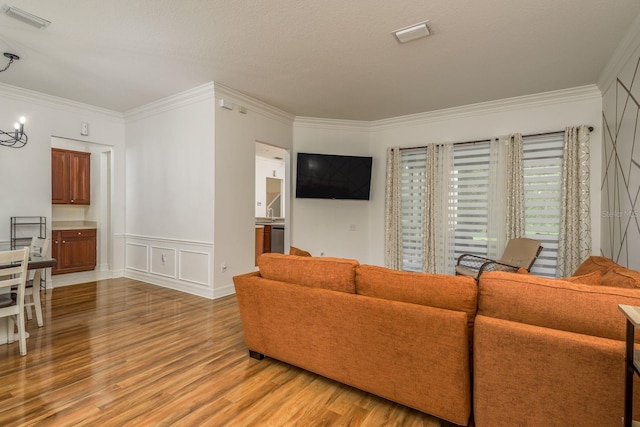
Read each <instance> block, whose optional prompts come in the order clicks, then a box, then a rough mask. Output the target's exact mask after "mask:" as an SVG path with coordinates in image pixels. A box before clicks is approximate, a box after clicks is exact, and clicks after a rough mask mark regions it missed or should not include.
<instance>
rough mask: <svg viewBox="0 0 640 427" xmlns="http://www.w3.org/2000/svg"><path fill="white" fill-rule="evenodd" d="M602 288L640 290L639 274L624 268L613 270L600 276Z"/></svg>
mask: <svg viewBox="0 0 640 427" xmlns="http://www.w3.org/2000/svg"><path fill="white" fill-rule="evenodd" d="M602 286H612V287H615V288H629V289H635V288H640V273H639V272H637V271H635V270H630V269H628V268H624V267H620V268H613V269H611V270H609V271H607V272H606V273H605V275H604V276H602Z"/></svg>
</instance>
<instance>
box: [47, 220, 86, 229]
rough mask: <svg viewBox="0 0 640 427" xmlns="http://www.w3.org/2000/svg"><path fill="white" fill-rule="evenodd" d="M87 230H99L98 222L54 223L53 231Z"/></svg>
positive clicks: (52, 224)
mask: <svg viewBox="0 0 640 427" xmlns="http://www.w3.org/2000/svg"><path fill="white" fill-rule="evenodd" d="M87 228H98V223H97V222H96V221H52V222H51V229H52V230H54V231H55V230H82V229H87Z"/></svg>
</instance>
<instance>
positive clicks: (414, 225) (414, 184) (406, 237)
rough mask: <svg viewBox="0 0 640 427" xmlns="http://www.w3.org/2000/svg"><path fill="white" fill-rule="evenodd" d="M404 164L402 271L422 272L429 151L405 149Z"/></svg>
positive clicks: (402, 185) (403, 154)
mask: <svg viewBox="0 0 640 427" xmlns="http://www.w3.org/2000/svg"><path fill="white" fill-rule="evenodd" d="M400 162H401V168H402V173H401V178H400V179H401V184H400V187H401V194H402V198H401V202H400V203H401V212H402V213H401V215H402V219H401V224H402V269H403V270H405V271H422V265H423V263H424V255H423V242H424V203H425V201H424V198H425V196H424V190H425V185H426V180H425V170H426V168H427V150H426V149H422V148H417V149H411V150H403V151H402V153H401V157H400Z"/></svg>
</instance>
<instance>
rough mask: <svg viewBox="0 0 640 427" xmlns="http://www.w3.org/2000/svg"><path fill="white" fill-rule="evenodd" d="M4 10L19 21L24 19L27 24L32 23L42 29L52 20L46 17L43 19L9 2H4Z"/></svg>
mask: <svg viewBox="0 0 640 427" xmlns="http://www.w3.org/2000/svg"><path fill="white" fill-rule="evenodd" d="M2 11H3V12H4V13H5V14H6V15H7V16H10V17H12V18H14V19H17V20H18V21H22V22H24V23H25V24H29V25H32V26H34V27H36V28H39V29H42V28H46V27H48V26H49V24H51V22H49V21H47V20H46V19H42V18H40V17H39V16H36V15H33V14H31V13H29V12H25V11H24V10H22V9H18V8H17V7H13V6H9V5H8V4H6V3H5V4H4V5H3V6H2Z"/></svg>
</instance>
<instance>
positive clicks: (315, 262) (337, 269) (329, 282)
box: [258, 254, 358, 294]
mask: <svg viewBox="0 0 640 427" xmlns="http://www.w3.org/2000/svg"><path fill="white" fill-rule="evenodd" d="M356 266H358V261H356V260H352V259H343V258H319V257H307V256H295V255H283V254H262V255H260V256H259V257H258V267H259V269H260V276H262V277H264V278H265V279H269V280H277V281H280V282H288V283H294V284H298V285H304V286H311V287H314V288H323V289H329V290H332V291H341V292H348V293H350V294H354V293H355V292H356V285H355V275H356Z"/></svg>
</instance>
